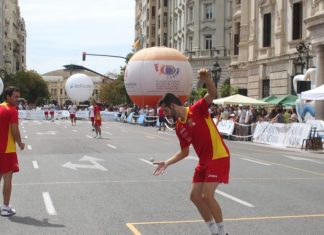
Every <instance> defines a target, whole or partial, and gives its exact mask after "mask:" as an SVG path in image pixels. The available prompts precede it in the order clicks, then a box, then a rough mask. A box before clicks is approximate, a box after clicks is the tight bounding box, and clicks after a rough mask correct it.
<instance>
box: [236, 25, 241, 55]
mask: <svg viewBox="0 0 324 235" xmlns="http://www.w3.org/2000/svg"><path fill="white" fill-rule="evenodd" d="M240 30H241V23H236V24H235V34H234V55H238V54H239V49H240V47H239V44H240Z"/></svg>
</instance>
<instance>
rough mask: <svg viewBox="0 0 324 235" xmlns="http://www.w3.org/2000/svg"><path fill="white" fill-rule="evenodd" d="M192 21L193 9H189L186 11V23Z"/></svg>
mask: <svg viewBox="0 0 324 235" xmlns="http://www.w3.org/2000/svg"><path fill="white" fill-rule="evenodd" d="M192 21H193V7H189V9H188V22H189V23H190V22H192Z"/></svg>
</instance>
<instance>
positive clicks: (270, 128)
mask: <svg viewBox="0 0 324 235" xmlns="http://www.w3.org/2000/svg"><path fill="white" fill-rule="evenodd" d="M100 113H101V117H102V120H103V121H122V122H126V123H132V124H138V125H146V124H148V125H149V124H152V123H154V126H157V127H159V126H160V122H159V118H158V116H148V115H145V114H139V115H135V113H134V112H132V113H130V114H129V115H128V116H127V117H126V116H125V115H124V114H123V115H121V116H120V117H119V116H118V112H107V111H101V112H100ZM69 117H70V114H69V112H68V111H67V110H56V111H55V113H54V118H55V119H68V118H69ZM76 117H77V118H78V119H83V120H89V112H88V111H78V112H76ZM19 118H20V119H27V120H45V115H44V111H43V110H39V111H35V110H19ZM214 122H215V124H217V128H218V131H219V132H220V133H221V134H222V135H224V136H227V137H229V138H230V137H234V138H238V139H242V138H243V139H247V138H250V139H252V141H253V142H256V143H263V144H269V145H277V146H285V147H293V148H300V147H301V146H302V143H303V140H304V139H307V138H308V136H309V133H310V130H311V127H312V126H314V125H317V126H321V127H323V130H324V122H323V121H319V120H316V122H314V121H312V122H309V123H292V124H281V123H270V122H258V123H253V124H249V125H245V124H239V123H236V122H234V121H232V120H220V121H217V119H215V118H214ZM165 125H166V128H168V129H170V130H174V126H175V122H174V121H173V120H169V119H167V118H165Z"/></svg>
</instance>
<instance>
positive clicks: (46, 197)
mask: <svg viewBox="0 0 324 235" xmlns="http://www.w3.org/2000/svg"><path fill="white" fill-rule="evenodd" d="M43 199H44V203H45V207H46V210H47V213H48V214H49V215H57V213H56V210H55V208H54V205H53V202H52V199H51V196H50V194H49V193H48V192H43Z"/></svg>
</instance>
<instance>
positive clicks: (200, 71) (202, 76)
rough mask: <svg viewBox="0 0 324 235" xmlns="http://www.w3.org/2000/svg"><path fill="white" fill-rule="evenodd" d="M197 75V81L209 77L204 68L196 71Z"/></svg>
mask: <svg viewBox="0 0 324 235" xmlns="http://www.w3.org/2000/svg"><path fill="white" fill-rule="evenodd" d="M198 74H199V79H200V80H206V79H207V78H209V77H210V74H209V72H208V69H206V68H201V69H199V70H198Z"/></svg>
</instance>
